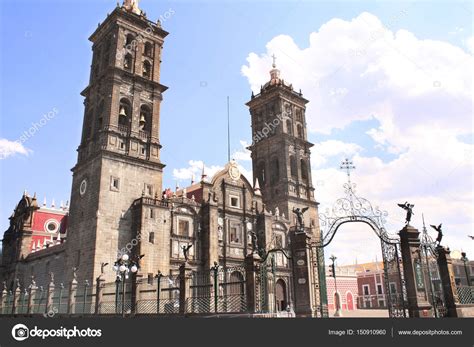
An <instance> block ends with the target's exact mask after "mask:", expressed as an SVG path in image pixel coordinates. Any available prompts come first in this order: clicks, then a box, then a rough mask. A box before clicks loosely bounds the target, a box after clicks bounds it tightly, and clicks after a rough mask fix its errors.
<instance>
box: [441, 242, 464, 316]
mask: <svg viewBox="0 0 474 347" xmlns="http://www.w3.org/2000/svg"><path fill="white" fill-rule="evenodd" d="M436 252H437V253H438V258H437V261H438V268H439V277H440V279H441V285H442V286H443V293H444V302H445V304H446V309H447V311H448V317H458V316H459V315H458V311H457V310H456V305H457V304H459V298H458V291H457V288H456V283H455V281H454V271H453V264H452V260H451V255H450V253H451V251H450V250H449V248H445V247H443V246H438V247H436Z"/></svg>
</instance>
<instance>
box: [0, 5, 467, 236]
mask: <svg viewBox="0 0 474 347" xmlns="http://www.w3.org/2000/svg"><path fill="white" fill-rule="evenodd" d="M114 7H115V2H114V1H110V0H94V1H92V0H89V1H87V0H84V1H59V0H56V1H48V0H36V1H32V0H31V1H25V0H15V1H12V0H5V1H2V3H1V14H0V15H1V21H0V22H1V24H0V25H1V33H0V34H1V35H0V40H1V75H0V80H1V86H2V87H1V96H0V114H1V123H0V139H6V140H9V141H15V140H17V139H19V137H20V136H21V134H22V133H23V132H24V131H25V130H27V129H28V128H29V127H30V126H31V124H32V123H33V122H38V121H39V120H40V119H41V118H42V117H43V115H44V114H46V113H48V112H50V111H51V110H53V109H56V110H58V114H57V116H56V117H54V119H52V120H51V121H50V122H48V124H46V125H45V126H44V127H42V128H41V129H40V130H39V131H38V132H37V133H36V134H35V136H34V137H32V138H30V139H29V140H28V141H27V142H25V143H24V147H26V148H27V149H28V150H30V152H29V154H28V155H23V154H21V153H18V154H16V155H11V156H9V157H8V158H6V159H3V160H0V175H1V177H0V182H1V183H0V184H1V186H0V230H5V229H6V228H7V226H8V219H7V218H8V216H9V215H10V214H11V212H12V210H13V208H14V207H15V204H16V203H17V202H18V200H19V199H20V197H21V194H22V192H23V190H24V189H27V190H28V191H29V192H30V193H33V192H35V191H36V192H37V194H38V198H39V200H40V202H41V201H42V200H43V197H44V196H46V197H47V199H48V204H49V203H50V201H51V199H52V198H55V199H56V203H57V204H58V203H59V201H60V200H64V201H66V200H68V199H69V195H70V185H71V172H70V169H71V168H72V167H73V166H74V164H75V161H76V148H77V146H78V144H79V139H80V133H81V126H82V117H83V104H82V102H83V98H82V97H81V96H80V94H79V93H80V91H82V90H83V89H84V88H85V87H86V86H87V83H88V78H89V67H90V63H91V50H90V47H91V44H90V42H89V41H88V37H89V35H90V34H91V33H92V32H93V31H94V30H95V28H96V27H97V23H99V22H102V21H103V20H104V19H105V17H106V14H107V13H108V12H111V11H112V10H113V9H114ZM140 7H141V8H142V9H143V10H145V11H146V12H147V15H148V18H149V19H151V20H155V19H157V18H159V17H160V15H161V16H165V14H166V12H167V11H169V10H170V9H172V12H173V14H172V15H171V16H169V18H167V19H166V20H165V21H163V23H162V25H163V27H164V29H165V30H167V31H169V32H170V35H169V36H168V37H167V39H166V42H165V46H164V56H163V63H162V68H161V71H162V75H161V82H162V83H163V84H165V85H167V86H169V87H170V89H169V90H168V91H167V92H166V93H165V96H164V101H163V103H162V111H161V122H162V123H161V124H162V125H161V143H162V144H163V149H162V152H161V153H162V161H163V162H164V163H165V164H166V165H167V167H166V168H165V177H164V187H167V186H170V187H173V186H174V184H175V183H174V177H173V169H179V168H185V167H188V166H189V164H188V161H189V160H203V161H204V162H205V163H206V165H209V166H211V165H224V164H225V162H226V161H227V148H226V143H227V142H226V141H227V140H226V97H227V96H230V100H231V108H230V111H231V128H232V136H231V143H232V144H231V147H232V151H233V152H235V151H241V150H242V148H241V147H242V146H241V143H240V141H241V140H244V141H247V142H250V138H251V135H250V117H249V113H248V110H247V107H246V106H245V105H244V104H245V102H246V101H248V99H249V97H250V93H251V89H250V87H251V83H250V82H249V77H248V76H244V75H243V73H242V66H243V65H248V66H249V67H250V68H251V69H252V65H251V64H250V63H248V61H247V58H248V56H249V54H250V53H252V52H254V53H256V54H257V55H258V56H259V57H260V58H262V59H267V57H266V56H265V55H266V54H267V53H268V50H267V44H268V43H269V42H271V41H272V40H273V39H274V38H275V37H278V36H279V35H288V36H290V37H291V38H292V39H293V41H294V43H295V44H296V45H297V46H298V47H299V48H301V49H304V48H306V47H308V46H309V45H310V39H309V35H310V34H311V33H312V32H317V31H318V30H320V28H321V26H322V25H323V24H325V23H327V22H329V21H330V20H331V19H333V18H340V19H342V20H344V21H348V22H349V21H351V20H352V19H354V18H356V17H358V16H359V15H360V14H361V13H363V12H369V13H370V14H372V15H374V16H376V17H377V18H378V19H379V20H380V21H381V22H382V23H390V30H391V31H393V32H395V31H398V30H399V29H403V30H406V31H409V32H411V33H413V34H414V35H415V36H416V38H417V39H419V40H436V41H444V42H445V43H448V44H450V45H452V46H457V47H460V48H461V49H462V50H464V51H466V52H467V50H468V49H467V48H466V40H467V39H468V38H470V37H472V24H471V23H472V5H470V3H469V2H467V1H466V2H453V1H449V2H440V1H437V2H417V3H415V2H388V1H372V2H365V1H345V2H337V1H330V2H322V1H276V2H271V1H198V2H195V1H193V2H191V1H161V0H160V1H157V0H142V1H140ZM401 9H402V10H403V9H405V10H406V11H407V13H408V14H407V15H404V16H403V17H402V18H400V19H398V20H393V16H394V14H396V13H399V12H400V10H401ZM167 17H168V16H167ZM322 54H324V52H322ZM280 57H281V55H280ZM471 57H472V53H471ZM283 58H284V57H283ZM279 61H280V59H279V60H277V63H278V62H279ZM281 62H282V65H280V66H281V69H282V75H285V59H282V60H281ZM286 64H287V63H286ZM419 64H421V65H422V64H423V62H421V61H420V62H419ZM269 67H270V66H268V69H269ZM288 67H290V66H289V65H288ZM335 68H336V67H335ZM288 70H289V68H288ZM265 73H266V72H265ZM290 75H291V74H290ZM295 87H296V88H299V86H295ZM303 93H304V94H305V89H303ZM305 95H306V94H305ZM362 102H363V101H362ZM311 103H312V104H316V103H318V100H311ZM315 117H316V119H317V116H315ZM313 124H315V123H313ZM380 125H381V121H380V119H378V118H377V117H373V118H371V115H370V114H365V118H364V119H354V121H351V122H349V124H345V125H344V126H342V127H341V128H339V129H338V128H337V126H334V127H333V128H331V129H330V131H329V132H325V133H321V132H318V131H317V127H316V129H314V128H313V131H312V132H311V133H310V134H309V138H310V140H311V141H312V142H314V143H320V142H325V141H329V140H338V141H341V142H344V143H352V144H356V145H357V146H359V147H360V150H358V151H356V152H357V155H359V156H362V157H364V158H375V157H376V158H378V159H379V160H381V161H382V162H384V163H390V162H392V161H394V160H396V159H397V158H398V157H399V156H401V155H402V153H403V151H398V152H395V153H394V152H393V151H392V152H391V151H388V150H386V148H385V149H384V148H383V146H377V144H379V145H380V143H377V141H376V140H374V137H372V136H369V135H368V134H367V131H368V130H370V129H377V128H378V127H379V126H380ZM459 136H460V137H458V138H460V139H462V141H463V142H466V143H471V144H472V131H471V132H470V133H469V132H467V133H466V132H464V133H460V134H459ZM315 150H317V148H316V149H315ZM313 153H314V151H313ZM341 155H342V153H341ZM313 157H314V155H313ZM340 159H341V157H340V156H327V157H326V158H325V161H324V163H323V164H321V165H319V164H318V166H317V167H316V168H315V170H326V169H329V168H334V167H337V166H338V163H339V161H340ZM241 164H242V165H243V166H244V167H245V168H247V169H250V163H249V162H248V161H244V162H242V163H241ZM363 172H364V170H363ZM463 177H464V178H465V179H469V177H467V176H463ZM315 179H317V178H315ZM185 183H186V182H184V181H183V182H181V185H183V184H185ZM334 184H335V185H338V184H339V183H336V182H334ZM327 185H329V182H327V181H326V186H327ZM430 187H431V185H430ZM465 189H468V190H472V185H467V186H466V187H465ZM331 191H332V190H331ZM430 193H432V190H430ZM374 196H376V197H377V198H378V199H381V200H382V199H383V196H382V197H380V196H378V195H377V194H375V195H374ZM390 199H392V196H390ZM471 202H472V201H471ZM397 218H398V219H399V217H397ZM466 218H467V219H468V220H471V219H472V215H471V216H468V217H466ZM469 223H470V222H468V223H467V224H465V225H466V226H465V227H468V226H469V225H472V224H469ZM453 225H454V224H453Z"/></svg>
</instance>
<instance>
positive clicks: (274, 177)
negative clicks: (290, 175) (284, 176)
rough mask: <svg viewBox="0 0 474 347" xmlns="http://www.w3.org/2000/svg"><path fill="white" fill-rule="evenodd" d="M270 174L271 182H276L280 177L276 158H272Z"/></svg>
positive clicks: (278, 163)
mask: <svg viewBox="0 0 474 347" xmlns="http://www.w3.org/2000/svg"><path fill="white" fill-rule="evenodd" d="M270 174H271V179H270V181H271V183H272V184H275V183H277V182H278V180H279V179H280V162H279V161H278V159H277V158H274V159H273V160H272V165H271V171H270Z"/></svg>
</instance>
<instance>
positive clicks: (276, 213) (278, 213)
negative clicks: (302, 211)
mask: <svg viewBox="0 0 474 347" xmlns="http://www.w3.org/2000/svg"><path fill="white" fill-rule="evenodd" d="M275 216H277V217H280V209H279V208H278V206H277V207H275Z"/></svg>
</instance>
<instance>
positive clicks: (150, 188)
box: [144, 183, 153, 196]
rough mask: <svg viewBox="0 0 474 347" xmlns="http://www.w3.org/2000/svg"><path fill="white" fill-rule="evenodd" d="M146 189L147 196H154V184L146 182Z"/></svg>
mask: <svg viewBox="0 0 474 347" xmlns="http://www.w3.org/2000/svg"><path fill="white" fill-rule="evenodd" d="M144 191H145V195H146V196H153V185H152V184H146V183H145V187H144Z"/></svg>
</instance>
